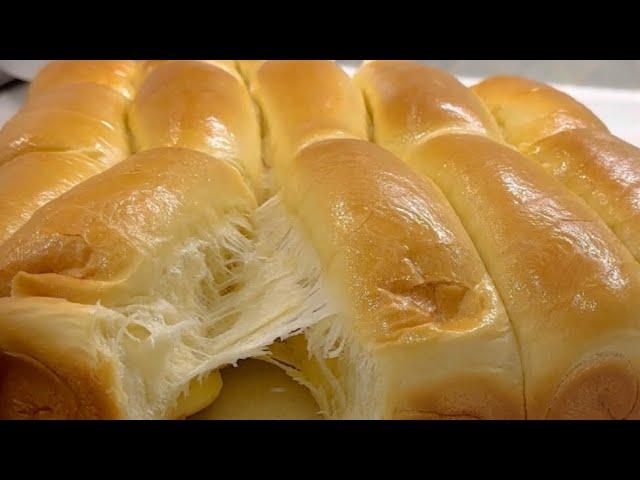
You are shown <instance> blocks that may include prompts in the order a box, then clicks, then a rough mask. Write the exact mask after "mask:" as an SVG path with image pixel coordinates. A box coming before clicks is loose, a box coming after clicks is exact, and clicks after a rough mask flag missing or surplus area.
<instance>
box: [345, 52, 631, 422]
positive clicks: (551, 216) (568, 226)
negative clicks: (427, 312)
mask: <svg viewBox="0 0 640 480" xmlns="http://www.w3.org/2000/svg"><path fill="white" fill-rule="evenodd" d="M384 63H386V62H372V63H370V64H367V65H366V66H364V67H363V69H362V72H361V74H360V73H359V74H358V78H359V82H364V83H368V88H370V89H375V88H376V83H375V82H369V79H371V78H375V76H373V75H371V74H370V73H368V72H367V70H368V69H376V70H379V71H383V70H382V69H381V68H380V69H379V65H382V64H384ZM422 81H423V82H425V83H428V82H430V81H434V82H439V81H442V76H438V77H433V78H432V77H431V76H430V75H429V72H428V71H427V70H425V71H424V77H423V80H422ZM407 82H409V83H411V84H414V83H415V82H416V80H415V79H410V80H409V79H408V80H407ZM450 82H451V83H452V84H454V83H455V84H457V81H456V80H455V79H453V78H451V79H450ZM396 88H398V89H400V90H402V88H403V86H402V83H400V82H399V83H397V84H396ZM416 98H421V99H422V100H424V97H423V96H420V95H419V92H416ZM422 100H421V101H422ZM437 101H438V102H443V101H445V102H447V103H449V104H450V106H451V107H450V108H451V109H452V110H456V111H461V110H464V109H468V108H470V104H469V103H466V104H459V103H457V102H459V97H458V99H456V98H453V97H452V98H451V99H450V100H443V99H438V100H437ZM372 105H373V108H372V109H371V113H372V117H373V123H374V131H377V129H378V127H379V126H380V128H381V129H383V130H384V129H386V128H388V127H387V124H388V123H387V122H389V121H390V120H389V118H388V117H387V116H385V109H382V108H380V109H376V108H375V105H374V104H372ZM405 111H407V112H411V111H412V110H411V108H405ZM381 118H386V119H387V120H386V122H385V121H382V122H381V123H378V120H379V119H381ZM514 118H515V119H517V118H519V117H517V116H514ZM549 118H552V117H549ZM498 123H499V124H500V120H499V122H498ZM400 125H401V123H400ZM548 125H549V124H548ZM548 125H547V127H548ZM547 127H545V128H547ZM527 128H534V127H533V126H531V125H530V126H528V127H527ZM549 128H550V127H549ZM426 133H427V134H429V135H431V138H428V139H427V141H425V142H424V143H419V144H417V145H416V144H414V145H413V146H412V148H411V149H408V150H407V151H406V153H405V155H404V159H405V160H406V161H407V162H408V163H409V165H411V166H412V167H413V168H414V169H415V170H416V171H418V172H420V173H422V174H424V175H425V176H428V177H429V178H431V179H432V180H433V181H435V183H436V184H437V185H438V186H439V187H440V188H441V190H442V192H443V193H444V195H445V196H446V198H447V199H448V200H449V201H450V202H451V204H452V205H453V207H454V209H455V211H456V213H457V214H458V216H459V218H460V220H461V221H462V223H463V224H464V226H465V228H466V230H467V232H468V233H469V235H470V236H471V238H472V240H473V242H474V244H475V246H476V247H477V249H478V251H479V253H480V255H481V256H482V259H483V261H484V264H485V265H486V267H487V270H488V271H489V273H490V275H491V277H492V279H493V281H494V282H495V284H496V286H497V287H498V291H499V292H500V296H501V298H502V300H503V301H504V304H505V307H506V310H507V313H508V315H509V318H510V320H511V323H512V324H513V326H514V329H515V333H516V335H517V338H518V344H519V348H520V354H521V359H522V367H523V371H524V384H525V392H526V407H527V417H528V418H637V417H638V415H639V409H638V401H637V397H638V371H639V370H638V369H639V368H640V358H639V356H638V352H639V351H640V349H639V347H640V345H639V344H638V338H640V337H639V336H638V332H639V330H638V329H639V328H640V269H639V265H638V263H637V262H636V261H635V260H634V259H633V257H632V256H631V254H630V253H629V251H628V250H627V249H626V248H625V247H624V246H623V245H622V243H621V242H620V241H619V240H618V239H617V238H616V237H615V236H614V234H613V233H612V232H611V230H610V229H609V228H607V226H606V225H605V224H604V223H603V222H602V221H601V219H600V218H599V217H598V216H597V215H596V213H595V212H594V211H593V210H591V209H590V208H589V207H588V206H587V205H586V204H585V203H584V202H583V201H582V200H581V199H579V198H578V197H577V196H575V195H574V194H572V193H571V192H570V191H569V190H567V189H566V188H565V187H564V186H563V185H562V184H560V183H559V182H557V181H556V180H555V179H554V178H553V177H552V176H550V175H549V174H548V173H547V172H546V171H545V170H544V169H543V168H542V167H541V166H539V165H537V164H536V163H535V162H533V161H531V160H529V159H528V158H526V157H524V156H522V155H520V154H519V153H517V152H516V151H514V150H513V149H512V148H509V147H507V146H504V145H501V144H499V143H497V142H495V141H493V140H491V139H489V138H487V137H485V136H481V135H478V134H477V131H476V130H471V131H470V132H469V134H466V133H453V134H452V133H446V134H443V135H435V136H434V135H433V133H434V132H433V131H428V132H426ZM381 138H384V137H383V136H382V137H381ZM383 145H384V144H383Z"/></svg>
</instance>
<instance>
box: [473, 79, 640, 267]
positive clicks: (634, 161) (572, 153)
mask: <svg viewBox="0 0 640 480" xmlns="http://www.w3.org/2000/svg"><path fill="white" fill-rule="evenodd" d="M474 90H475V92H476V93H477V94H478V95H479V96H480V98H481V99H482V100H483V101H485V102H486V103H487V105H488V106H489V107H490V108H491V109H492V111H493V112H494V113H495V115H496V118H497V119H498V120H499V121H501V122H502V131H503V133H504V135H505V138H506V139H507V140H508V141H510V142H512V143H513V144H514V146H516V147H518V148H520V149H521V151H522V153H524V154H525V155H527V156H528V157H529V158H532V159H533V160H535V161H537V162H538V163H540V165H542V166H543V167H544V168H545V169H546V170H547V171H548V172H549V173H551V174H553V175H554V176H555V177H556V178H557V179H558V180H560V181H561V182H562V183H563V184H564V185H565V186H566V187H568V188H569V189H570V190H572V191H573V192H574V193H576V194H578V195H579V196H580V197H582V199H583V200H585V201H586V202H587V203H588V204H589V206H590V207H591V208H592V209H593V210H594V211H596V212H597V213H598V214H599V215H600V217H601V218H602V219H603V220H604V221H605V222H606V223H607V225H609V227H610V228H611V229H612V230H613V231H614V232H615V233H616V234H617V236H618V238H620V240H622V242H623V243H624V244H625V245H626V247H627V248H628V249H629V250H630V251H631V253H632V254H633V255H634V257H635V258H636V260H638V261H640V149H639V148H637V147H635V146H633V145H630V144H628V143H626V142H624V141H622V140H620V139H619V138H617V137H615V136H613V135H611V134H610V133H609V132H608V131H607V129H606V128H605V127H604V125H603V124H602V122H600V120H598V119H597V117H596V116H595V115H594V114H593V113H592V112H590V111H589V110H587V108H586V107H584V106H583V105H582V104H580V103H578V102H577V101H576V100H574V99H573V98H571V97H569V96H568V95H566V94H564V93H561V92H559V91H558V90H556V89H554V88H552V87H550V86H548V85H544V84H541V83H539V82H534V81H532V80H528V79H524V78H518V77H492V78H488V79H486V80H485V81H483V82H481V83H480V84H478V85H476V86H475V87H474Z"/></svg>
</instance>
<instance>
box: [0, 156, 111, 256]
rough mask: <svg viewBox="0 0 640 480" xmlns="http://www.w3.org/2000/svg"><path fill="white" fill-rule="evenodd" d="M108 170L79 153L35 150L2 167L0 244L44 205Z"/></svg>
mask: <svg viewBox="0 0 640 480" xmlns="http://www.w3.org/2000/svg"><path fill="white" fill-rule="evenodd" d="M103 170H104V165H103V164H102V163H101V162H99V161H97V160H94V159H92V158H91V157H88V156H86V155H82V154H79V153H69V152H33V153H27V154H24V155H21V156H19V157H18V158H15V159H13V160H12V161H10V162H8V163H6V164H5V165H3V166H2V167H0V244H2V243H3V242H4V241H5V240H6V239H7V238H9V237H10V236H11V235H12V234H13V233H14V232H15V231H16V230H17V229H18V228H20V227H21V226H22V225H23V224H24V223H26V221H27V220H29V218H30V217H31V215H32V214H33V212H35V211H36V210H37V209H38V208H40V207H41V206H42V205H44V204H46V203H47V202H49V201H51V200H53V199H54V198H56V197H58V196H59V195H62V194H63V193H64V192H66V191H67V190H69V189H70V188H72V187H73V186H74V185H77V184H78V183H80V182H82V181H84V180H86V179H87V178H89V177H91V176H93V175H96V174H98V173H100V172H101V171H103Z"/></svg>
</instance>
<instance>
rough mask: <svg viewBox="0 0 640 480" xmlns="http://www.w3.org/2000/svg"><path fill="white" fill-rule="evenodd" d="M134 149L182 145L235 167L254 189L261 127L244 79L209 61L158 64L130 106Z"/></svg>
mask: <svg viewBox="0 0 640 480" xmlns="http://www.w3.org/2000/svg"><path fill="white" fill-rule="evenodd" d="M129 125H130V128H131V132H132V135H133V138H134V142H135V144H136V149H137V150H148V149H150V148H157V147H184V148H190V149H193V150H198V151H201V152H204V153H207V154H209V155H211V156H213V157H215V158H217V159H219V160H224V161H226V162H229V163H230V164H231V165H234V166H236V167H237V168H238V169H239V170H240V171H241V172H242V173H243V174H244V175H245V176H246V177H247V179H248V180H249V182H250V183H251V185H252V187H253V188H254V189H255V190H256V192H258V193H261V189H262V158H261V156H260V129H259V122H258V117H257V114H256V111H255V109H254V106H253V103H252V101H251V97H250V96H249V93H248V91H247V89H246V88H245V86H244V84H243V82H242V80H241V79H240V78H239V77H238V76H237V75H235V76H233V75H231V74H229V73H228V71H227V70H223V69H222V68H219V66H217V65H214V64H212V63H208V62H201V61H172V62H163V63H162V64H161V65H159V66H156V68H155V69H154V70H153V72H152V73H151V74H150V75H149V76H148V77H147V79H146V80H145V81H144V83H143V84H142V86H141V87H140V90H139V92H138V94H137V96H136V98H135V100H134V102H133V103H132V105H131V109H130V111H129Z"/></svg>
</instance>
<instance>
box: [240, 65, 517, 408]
mask: <svg viewBox="0 0 640 480" xmlns="http://www.w3.org/2000/svg"><path fill="white" fill-rule="evenodd" d="M251 92H252V95H253V97H254V99H255V100H256V103H257V104H258V105H259V106H260V107H261V110H262V119H263V125H265V131H263V134H264V133H265V132H266V134H265V142H264V145H265V152H264V154H265V157H266V158H267V159H268V161H269V164H270V165H272V167H273V173H274V176H275V177H276V181H275V182H274V189H275V191H276V192H277V194H276V195H275V196H274V197H273V198H272V199H270V200H269V201H268V202H267V203H265V204H264V205H263V206H262V207H260V209H259V210H258V213H257V220H256V224H257V231H258V249H259V250H260V248H262V247H263V246H266V245H276V249H275V251H276V252H277V254H276V255H275V256H274V258H281V260H280V261H281V262H282V263H281V265H277V266H275V267H274V266H269V265H268V264H269V263H273V261H272V260H270V259H269V258H266V259H265V262H266V263H267V268H268V271H271V272H272V275H279V274H280V273H281V272H282V273H283V274H284V273H286V274H287V275H288V276H289V277H290V278H291V279H292V281H291V285H290V287H291V290H290V291H289V292H288V296H290V297H297V298H299V301H300V303H301V305H306V306H307V307H306V309H305V311H303V312H302V313H304V314H306V315H310V314H315V315H316V316H317V319H316V320H315V321H314V323H313V325H312V326H310V327H308V328H307V329H306V330H304V332H303V334H301V335H297V336H295V337H292V338H290V339H289V340H287V341H285V342H278V343H276V344H274V345H273V347H272V349H271V351H272V355H273V356H272V361H273V362H275V363H277V364H279V365H280V366H282V367H283V368H285V369H286V370H287V371H288V372H289V373H290V374H291V375H292V376H293V377H294V378H296V379H297V380H298V381H299V382H301V383H302V384H304V385H306V386H308V387H309V389H310V390H311V392H312V393H313V395H314V397H315V398H316V400H317V402H318V404H319V406H320V407H321V409H322V411H323V413H324V415H325V416H327V417H328V418H373V419H381V418H386V419H390V418H405V419H419V418H522V417H524V401H523V400H524V395H523V384H522V371H521V367H520V358H519V355H518V350H517V345H516V341H515V336H514V335H513V331H512V329H511V327H510V325H509V322H508V319H507V317H506V314H505V311H504V308H503V306H502V303H501V301H500V299H499V297H498V294H497V292H496V289H495V287H494V286H493V283H492V282H491V280H490V278H489V276H488V274H487V272H486V270H485V269H484V266H483V264H482V261H481V260H480V258H479V256H478V254H477V253H476V250H475V248H474V246H473V244H472V243H471V241H470V239H469V236H468V235H467V234H466V232H465V230H464V228H463V227H462V225H461V223H460V222H459V220H458V219H457V217H456V215H455V213H454V211H453V210H452V208H451V207H450V206H449V204H448V202H447V200H446V199H445V198H444V196H443V195H442V194H441V193H440V191H439V190H438V188H437V187H436V186H435V185H434V184H433V183H432V182H431V181H429V180H427V179H424V178H421V177H420V176H418V175H417V174H415V173H413V172H412V171H411V169H410V168H408V167H407V166H406V165H404V164H403V162H402V161H400V160H399V159H398V158H397V157H395V156H394V155H393V154H391V153H390V152H388V151H385V150H384V149H382V148H380V147H378V146H376V145H374V144H372V143H369V142H368V141H367V134H368V127H367V119H366V112H365V108H364V104H363V102H362V98H361V96H360V94H359V92H358V91H357V89H355V87H354V85H353V84H352V83H351V82H350V80H349V78H348V77H347V76H346V74H344V73H343V72H342V71H341V70H340V68H339V67H338V66H337V65H336V64H334V63H333V62H329V61H318V62H316V61H313V62H311V61H269V62H266V63H264V64H262V66H261V67H260V68H259V69H258V70H257V71H256V72H255V74H254V76H253V79H252V80H251ZM285 269H286V270H288V271H286V270H285Z"/></svg>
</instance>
